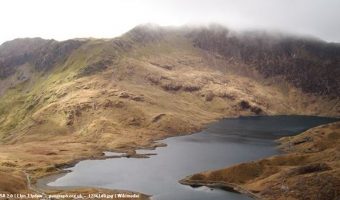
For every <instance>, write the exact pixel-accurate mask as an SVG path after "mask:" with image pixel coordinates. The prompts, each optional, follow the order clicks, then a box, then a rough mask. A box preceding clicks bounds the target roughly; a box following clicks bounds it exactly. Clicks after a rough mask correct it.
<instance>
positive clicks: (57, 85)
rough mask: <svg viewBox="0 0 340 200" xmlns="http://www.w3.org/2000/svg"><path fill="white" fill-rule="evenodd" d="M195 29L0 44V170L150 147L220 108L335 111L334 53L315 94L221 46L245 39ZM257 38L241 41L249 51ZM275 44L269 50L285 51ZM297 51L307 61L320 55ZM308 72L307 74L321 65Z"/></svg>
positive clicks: (44, 168)
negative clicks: (306, 55)
mask: <svg viewBox="0 0 340 200" xmlns="http://www.w3.org/2000/svg"><path fill="white" fill-rule="evenodd" d="M203 30H204V31H203V32H205V31H206V29H203ZM223 30H224V29H223ZM211 31H213V32H214V31H215V30H211ZM224 31H227V30H224ZM201 32H202V30H201V29H198V30H197V29H191V28H163V27H158V26H138V27H136V28H134V29H133V30H131V31H129V32H128V33H126V34H124V35H122V36H121V37H119V38H115V39H108V40H101V39H82V40H68V41H64V42H57V41H54V40H42V39H19V40H14V41H10V42H7V43H4V44H3V45H1V46H0V74H1V77H0V102H1V103H0V138H1V140H0V141H1V143H2V144H1V145H0V158H1V159H0V172H1V171H2V170H4V169H5V168H6V170H10V171H13V174H14V173H18V171H21V170H26V171H27V172H28V173H29V174H30V175H32V176H33V180H34V179H35V178H36V177H39V176H41V175H45V174H48V173H52V172H55V171H58V168H59V167H60V166H63V165H64V164H67V163H72V162H74V161H75V160H78V159H83V158H87V157H91V156H100V155H101V153H102V151H103V150H108V149H111V150H116V151H127V152H130V153H133V149H135V148H139V147H146V146H147V147H150V146H151V147H152V146H157V145H158V144H157V143H154V142H153V141H155V140H157V139H161V138H164V137H168V136H173V135H178V134H185V133H189V132H192V131H195V130H198V129H201V128H202V127H203V126H204V125H206V124H207V123H209V122H211V121H213V120H216V119H218V118H221V117H227V116H239V115H258V114H269V115H274V114H310V115H327V116H336V115H339V111H340V107H339V106H340V105H339V96H338V95H337V94H338V93H337V92H334V90H333V89H334V88H336V89H338V88H339V87H338V86H339V82H338V80H337V79H336V77H334V75H336V74H337V73H338V70H339V65H337V64H336V63H337V61H338V60H337V59H338V55H337V54H336V55H334V56H330V55H328V54H327V56H330V57H329V60H330V63H331V64H329V66H328V67H327V70H328V71H329V73H328V74H329V75H327V76H323V75H322V77H323V78H325V79H326V80H328V82H327V83H329V84H332V85H331V86H329V85H323V84H321V86H320V87H319V89H322V88H323V87H330V88H333V89H331V90H330V91H328V92H323V93H319V92H314V91H309V90H308V87H307V89H306V88H305V87H304V86H303V85H299V84H296V83H295V82H294V81H291V80H297V79H299V78H296V77H294V76H295V75H296V74H295V73H293V72H291V71H289V70H288V71H287V73H284V74H276V73H273V74H271V73H269V74H267V73H265V71H262V70H261V69H260V68H259V67H260V66H262V65H261V64H259V62H260V61H261V59H260V58H258V59H257V61H256V62H255V61H254V62H248V61H247V60H245V59H244V58H237V59H233V57H232V56H230V55H229V54H227V53H224V50H223V48H224V47H226V48H227V49H235V51H240V49H239V50H237V49H238V48H241V46H244V45H246V44H248V42H246V41H243V40H240V41H236V43H239V44H237V45H236V46H235V47H234V46H233V47H228V46H226V45H223V46H222V47H221V49H222V50H221V49H219V48H218V49H215V47H216V45H217V44H219V41H224V39H223V38H222V39H221V38H220V37H221V36H218V37H215V36H214V34H213V32H211V33H209V31H208V33H206V34H205V36H204V37H203V36H201V34H202V33H201ZM226 37H227V36H226ZM261 37H266V36H261ZM203 38H204V40H206V41H204V42H199V41H201V40H203ZM257 40H259V38H257V37H255V38H253V39H252V41H257ZM262 40H264V38H262ZM296 40H297V41H300V40H298V39H296ZM209 42H210V43H211V48H210V46H209V44H210V43H209ZM306 42H307V43H308V44H309V42H308V41H306ZM223 43H224V42H222V44H223ZM225 43H226V44H229V42H227V41H225ZM259 43H260V42H259ZM321 44H322V46H325V48H326V47H327V48H328V46H332V48H333V44H327V43H323V42H321ZM254 45H255V44H254ZM207 46H208V47H209V48H208V47H207ZM260 46H261V45H260ZM260 46H258V47H256V45H255V46H254V47H251V48H250V47H249V48H250V49H252V50H251V51H250V54H249V55H253V54H256V52H257V50H256V48H260ZM263 48H264V49H265V50H264V51H265V52H271V51H272V49H270V48H269V49H267V47H263ZM296 48H298V47H296ZM299 48H300V50H299V51H302V52H304V51H307V50H305V48H304V46H301V47H299ZM329 48H330V47H329ZM334 48H335V49H336V50H335V51H336V52H337V51H338V49H339V48H338V47H334ZM225 51H227V50H225ZM281 53H282V52H281V51H276V54H274V53H273V55H272V57H275V59H277V60H279V59H281V58H283V57H286V55H281ZM242 55H243V54H242ZM243 57H247V56H246V55H244V56H243ZM273 59H274V58H271V60H273ZM275 59H274V60H275ZM301 59H303V60H305V61H306V62H312V63H314V64H313V66H314V65H315V68H316V64H315V63H317V62H323V61H322V58H320V59H319V58H315V57H313V56H308V57H302V58H301ZM313 59H319V60H318V61H315V62H314V60H313ZM263 62H264V61H263ZM275 62H276V61H275ZM288 63H290V61H289V62H288V61H287V63H286V64H287V65H285V66H288ZM332 63H335V64H334V65H333V64H332ZM299 67H300V66H297V65H295V68H299ZM283 68H285V67H283ZM297 70H298V71H299V70H300V69H297ZM284 71H285V70H284ZM285 72H286V71H285ZM310 73H311V74H308V77H310V80H311V82H313V81H314V79H313V78H312V77H314V76H318V75H319V73H317V72H316V71H313V70H312V71H311V72H310ZM280 76H283V77H280ZM318 80H319V79H318ZM313 84H314V83H313ZM315 84H317V85H318V84H319V82H318V81H317V80H316V82H315ZM334 84H335V85H336V86H337V87H336V86H334ZM319 85H320V84H319ZM8 166H10V168H9V169H8Z"/></svg>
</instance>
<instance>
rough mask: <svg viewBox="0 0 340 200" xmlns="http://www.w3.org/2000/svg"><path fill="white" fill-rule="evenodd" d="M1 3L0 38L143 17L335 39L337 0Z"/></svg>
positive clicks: (115, 27)
mask: <svg viewBox="0 0 340 200" xmlns="http://www.w3.org/2000/svg"><path fill="white" fill-rule="evenodd" d="M0 8H1V12H0V24H1V33H0V43H2V42H4V41H6V40H10V39H14V38H18V37H37V36H38V37H43V38H54V39H58V40H65V39H70V38H75V37H115V36H118V35H120V34H122V33H124V32H126V31H128V30H129V29H131V28H132V27H134V26H136V25H138V24H142V23H156V24H160V25H184V24H200V23H205V24H206V23H221V24H224V25H226V26H229V27H231V28H234V29H240V30H244V29H267V30H276V31H283V32H289V33H295V34H306V35H313V36H316V37H319V38H321V39H324V40H327V41H336V42H340V34H339V33H340V20H338V19H340V14H339V12H338V10H337V9H338V8H340V1H337V0H238V1H235V0H72V1H70V0H30V1H27V0H3V1H0Z"/></svg>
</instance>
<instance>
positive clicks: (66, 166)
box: [37, 115, 287, 198]
mask: <svg viewBox="0 0 340 200" xmlns="http://www.w3.org/2000/svg"><path fill="white" fill-rule="evenodd" d="M277 116H287V115H277ZM242 117H248V116H238V117H232V118H233V119H234V118H242ZM222 119H228V118H222ZM208 125H209V124H208ZM202 129H204V128H202ZM194 133H197V131H196V132H192V133H189V134H187V135H191V134H194ZM171 137H176V136H171ZM165 138H170V137H165ZM165 138H164V139H165ZM159 141H160V140H156V141H153V143H151V144H153V145H150V147H146V148H143V149H150V150H151V149H152V150H154V149H156V148H157V147H159V146H158V145H155V144H163V143H159ZM160 146H162V145H160ZM136 150H137V149H133V151H129V153H128V154H126V155H125V156H123V157H139V156H140V155H139V154H136ZM113 157H114V158H119V157H122V156H113ZM113 157H110V156H103V155H99V156H92V157H90V158H88V159H86V158H85V159H79V160H74V161H73V162H69V163H65V164H64V165H62V168H64V169H65V168H69V167H72V166H75V165H76V164H77V163H79V162H80V161H83V160H101V159H108V158H113ZM65 174H67V171H65V170H61V171H59V172H56V173H54V174H52V176H56V177H57V178H59V177H60V176H64V175H65ZM49 176H51V174H47V175H45V176H43V177H40V178H39V179H44V178H45V177H49ZM48 182H51V179H50V181H45V185H46V184H47V183H48ZM180 182H181V183H187V184H186V185H191V184H190V182H189V181H187V182H186V181H184V180H181V181H180ZM191 183H192V182H191ZM195 184H196V185H197V184H201V183H198V182H195ZM202 185H206V186H214V187H219V186H220V187H228V188H234V190H235V191H238V192H240V193H243V194H246V195H248V196H251V197H253V198H254V197H258V196H257V195H256V194H255V193H252V192H250V191H249V190H246V189H245V188H243V187H241V186H239V185H235V184H221V183H209V184H207V183H204V184H203V183H202ZM37 187H38V188H40V189H41V188H44V187H42V185H41V183H40V184H39V185H38V186H37ZM47 188H48V189H58V188H60V187H54V186H52V187H51V186H47ZM62 188H64V187H62ZM69 188H72V189H75V188H77V187H65V188H64V189H69ZM82 188H83V187H82ZM45 189H46V188H45Z"/></svg>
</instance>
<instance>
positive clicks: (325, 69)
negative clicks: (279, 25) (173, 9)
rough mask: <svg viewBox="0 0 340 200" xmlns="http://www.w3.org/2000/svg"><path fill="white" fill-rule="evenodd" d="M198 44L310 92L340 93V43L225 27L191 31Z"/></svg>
mask: <svg viewBox="0 0 340 200" xmlns="http://www.w3.org/2000/svg"><path fill="white" fill-rule="evenodd" d="M188 37H189V38H190V39H192V41H193V43H194V45H195V46H197V47H199V48H202V49H204V50H207V51H214V52H218V53H219V54H221V55H222V56H224V57H225V58H226V59H228V60H231V61H233V62H240V63H244V64H246V65H247V66H248V67H250V68H255V69H256V70H258V71H259V72H260V73H261V74H263V75H264V76H265V77H267V78H268V77H275V76H281V77H283V78H284V79H285V80H286V81H288V82H290V83H292V84H293V85H294V86H296V87H298V88H301V89H302V90H303V91H305V92H308V93H315V94H319V95H328V96H331V97H334V98H335V97H339V95H340V87H339V85H340V79H339V78H338V77H340V44H335V43H325V42H323V41H319V40H316V39H308V38H297V37H293V36H285V35H274V34H269V33H260V32H248V33H233V32H232V31H229V30H227V29H225V28H223V27H218V26H217V27H216V26H215V27H211V28H201V29H195V30H193V31H191V32H189V33H188Z"/></svg>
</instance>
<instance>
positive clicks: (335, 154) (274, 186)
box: [181, 122, 340, 200]
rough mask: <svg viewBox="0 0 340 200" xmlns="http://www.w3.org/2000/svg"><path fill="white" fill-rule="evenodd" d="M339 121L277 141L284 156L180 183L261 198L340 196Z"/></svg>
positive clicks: (323, 199)
mask: <svg viewBox="0 0 340 200" xmlns="http://www.w3.org/2000/svg"><path fill="white" fill-rule="evenodd" d="M339 139H340V122H335V123H332V124H327V125H322V126H319V127H316V128H312V129H309V130H308V131H306V132H304V133H301V134H299V135H297V136H293V137H284V138H282V139H280V140H279V142H280V143H281V148H282V149H283V150H284V151H285V152H286V153H285V154H283V155H279V156H273V157H270V158H266V159H262V160H258V161H253V162H249V163H243V164H239V165H235V166H231V167H229V168H226V169H221V170H217V171H208V172H203V173H200V174H195V175H192V176H189V177H187V178H185V179H183V180H181V183H183V184H189V185H192V184H193V185H214V184H217V185H219V186H228V187H231V188H233V187H234V188H235V189H236V190H240V191H241V192H245V193H248V194H249V195H251V196H254V197H258V198H261V199H311V200H314V199H315V200H317V199H318V200H319V199H320V200H330V199H338V198H339V196H340V168H339V167H340V157H339V148H340V145H339V144H340V141H339Z"/></svg>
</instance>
